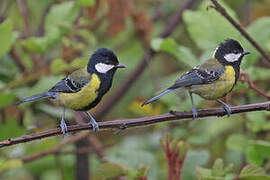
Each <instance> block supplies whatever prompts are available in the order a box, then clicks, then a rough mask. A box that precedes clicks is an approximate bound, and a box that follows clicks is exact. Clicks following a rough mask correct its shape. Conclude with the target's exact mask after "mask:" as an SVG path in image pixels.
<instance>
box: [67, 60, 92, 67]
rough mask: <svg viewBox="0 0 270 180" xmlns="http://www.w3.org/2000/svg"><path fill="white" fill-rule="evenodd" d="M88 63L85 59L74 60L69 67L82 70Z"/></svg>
mask: <svg viewBox="0 0 270 180" xmlns="http://www.w3.org/2000/svg"><path fill="white" fill-rule="evenodd" d="M87 63H88V59H86V58H76V59H74V60H73V61H72V62H71V63H70V64H69V65H70V67H72V68H76V69H77V68H82V67H85V66H86V65H87Z"/></svg>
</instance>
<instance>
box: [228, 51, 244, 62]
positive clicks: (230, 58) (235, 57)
mask: <svg viewBox="0 0 270 180" xmlns="http://www.w3.org/2000/svg"><path fill="white" fill-rule="evenodd" d="M241 55H242V54H241V53H238V54H234V53H230V54H226V55H225V56H224V58H225V59H226V60H227V61H228V62H235V61H238V60H239V58H240V57H241Z"/></svg>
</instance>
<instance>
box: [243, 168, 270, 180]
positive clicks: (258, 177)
mask: <svg viewBox="0 0 270 180" xmlns="http://www.w3.org/2000/svg"><path fill="white" fill-rule="evenodd" d="M239 179H240V180H270V176H268V175H266V174H265V172H264V170H263V169H262V168H259V167H256V166H253V165H247V166H245V167H244V168H243V169H242V171H241V172H240V174H239Z"/></svg>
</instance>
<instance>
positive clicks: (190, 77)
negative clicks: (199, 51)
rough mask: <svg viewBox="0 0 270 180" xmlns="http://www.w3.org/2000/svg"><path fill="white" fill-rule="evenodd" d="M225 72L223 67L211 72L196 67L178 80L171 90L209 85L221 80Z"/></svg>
mask: <svg viewBox="0 0 270 180" xmlns="http://www.w3.org/2000/svg"><path fill="white" fill-rule="evenodd" d="M223 72H224V68H223V67H219V68H216V69H211V70H208V69H205V68H200V67H195V68H193V69H191V70H190V71H188V72H186V73H185V74H183V75H182V76H181V77H180V78H178V79H177V80H176V81H175V83H174V84H173V85H172V86H171V87H169V89H175V88H180V87H188V86H191V85H199V84H209V83H212V82H214V81H216V80H217V79H219V77H220V76H221V75H222V74H223Z"/></svg>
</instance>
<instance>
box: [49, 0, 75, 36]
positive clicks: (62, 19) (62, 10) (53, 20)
mask: <svg viewBox="0 0 270 180" xmlns="http://www.w3.org/2000/svg"><path fill="white" fill-rule="evenodd" d="M78 10H79V9H78V7H76V6H75V2H74V1H66V2H62V3H59V4H56V5H54V6H53V7H52V8H51V9H50V11H49V13H48V15H47V17H46V20H45V32H46V33H51V32H54V31H55V30H56V29H59V30H63V28H64V29H65V28H70V27H72V23H73V21H74V19H75V18H76V16H77V14H78Z"/></svg>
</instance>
